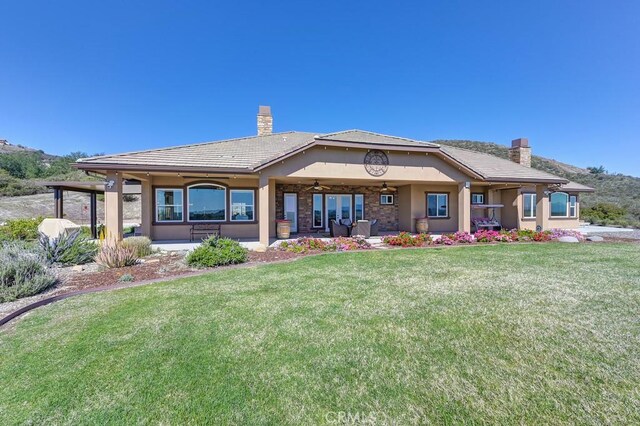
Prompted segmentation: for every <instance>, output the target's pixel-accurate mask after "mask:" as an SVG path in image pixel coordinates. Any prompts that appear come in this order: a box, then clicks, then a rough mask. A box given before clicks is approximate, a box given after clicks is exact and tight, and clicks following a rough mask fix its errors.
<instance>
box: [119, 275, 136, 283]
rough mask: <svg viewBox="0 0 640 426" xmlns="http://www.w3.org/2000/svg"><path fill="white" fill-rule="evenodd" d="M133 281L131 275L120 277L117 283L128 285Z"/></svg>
mask: <svg viewBox="0 0 640 426" xmlns="http://www.w3.org/2000/svg"><path fill="white" fill-rule="evenodd" d="M133 280H134V278H133V275H131V274H124V275H120V278H118V282H119V283H130V282H133Z"/></svg>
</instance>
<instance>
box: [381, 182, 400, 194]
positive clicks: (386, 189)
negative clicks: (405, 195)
mask: <svg viewBox="0 0 640 426" xmlns="http://www.w3.org/2000/svg"><path fill="white" fill-rule="evenodd" d="M397 190H398V188H395V187H393V186H389V185H387V182H384V183H383V184H382V188H380V192H396V191H397Z"/></svg>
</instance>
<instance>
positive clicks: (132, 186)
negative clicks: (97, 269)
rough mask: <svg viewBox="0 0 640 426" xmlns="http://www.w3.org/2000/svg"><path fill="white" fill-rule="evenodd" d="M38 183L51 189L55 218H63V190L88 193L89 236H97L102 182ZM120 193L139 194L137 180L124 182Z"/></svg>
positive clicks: (102, 190)
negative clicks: (99, 195)
mask: <svg viewBox="0 0 640 426" xmlns="http://www.w3.org/2000/svg"><path fill="white" fill-rule="evenodd" d="M38 184H39V185H42V186H46V187H47V188H50V189H53V199H54V202H55V215H56V219H63V218H64V191H71V192H82V193H85V194H89V217H90V227H91V236H92V237H93V238H98V200H97V198H98V194H104V192H105V183H104V182H91V181H89V182H82V181H57V182H39V183H38ZM122 193H123V194H125V195H135V194H140V183H139V182H125V184H124V185H123V189H122Z"/></svg>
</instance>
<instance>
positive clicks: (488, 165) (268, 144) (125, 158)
mask: <svg viewBox="0 0 640 426" xmlns="http://www.w3.org/2000/svg"><path fill="white" fill-rule="evenodd" d="M323 142H345V143H356V144H358V143H362V144H367V145H385V146H389V145H395V146H398V147H402V146H411V147H424V148H428V149H430V150H433V149H434V148H436V149H439V150H440V151H441V152H442V153H444V154H445V155H447V156H448V157H450V158H451V159H453V160H454V161H456V162H458V163H459V164H461V165H463V166H465V167H466V168H468V169H470V170H472V171H473V172H475V173H476V174H477V175H479V176H480V177H482V178H483V179H485V180H488V181H499V182H549V183H563V184H568V183H569V181H568V180H566V179H563V178H561V177H558V176H554V175H552V174H549V173H546V172H543V171H540V170H536V169H533V168H530V167H524V166H521V165H519V164H516V163H514V162H511V161H509V160H505V159H502V158H498V157H495V156H493V155H490V154H483V153H479V152H476V151H470V150H467V149H463V148H455V147H451V146H446V145H442V146H441V145H438V144H435V143H431V142H423V141H417V140H413V139H407V138H401V137H397V136H389V135H383V134H380V133H373V132H367V131H363V130H346V131H342V132H336V133H327V134H321V135H318V134H316V133H310V132H283V133H274V134H272V135H267V136H250V137H245V138H237V139H227V140H222V141H213V142H204V143H197V144H191V145H182V146H174V147H168V148H159V149H151V150H146V151H135V152H128V153H122V154H113V155H102V156H97V157H90V158H83V159H81V160H78V163H79V166H80V167H81V168H89V167H88V166H95V167H96V168H98V167H99V166H101V165H102V166H115V165H118V166H120V165H122V166H125V167H136V166H141V167H142V168H143V169H144V167H150V166H162V167H175V168H176V169H180V168H185V170H186V169H192V168H202V169H208V170H214V169H221V170H225V169H229V170H240V171H243V170H246V171H247V172H252V171H255V169H256V168H258V167H260V166H264V165H266V164H267V163H269V162H271V161H273V160H276V159H278V158H280V157H283V156H286V155H287V154H290V153H291V152H292V151H296V150H298V149H302V148H304V147H306V146H309V145H312V144H322V143H323ZM575 185H579V184H575ZM589 189H590V188H588V187H585V188H583V190H589ZM576 190H580V189H576Z"/></svg>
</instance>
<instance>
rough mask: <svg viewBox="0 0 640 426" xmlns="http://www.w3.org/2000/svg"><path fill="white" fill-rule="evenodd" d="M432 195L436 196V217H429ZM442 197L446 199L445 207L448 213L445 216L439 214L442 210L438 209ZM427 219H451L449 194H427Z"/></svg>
mask: <svg viewBox="0 0 640 426" xmlns="http://www.w3.org/2000/svg"><path fill="white" fill-rule="evenodd" d="M430 195H435V196H436V215H435V216H433V215H429V196H430ZM440 196H444V197H445V198H444V199H445V205H446V207H447V208H446V210H447V211H446V212H445V215H444V216H442V215H440V214H438V211H439V210H440V209H439V208H438V205H439V203H438V197H440ZM427 217H433V218H448V217H449V194H448V193H446V192H428V193H427Z"/></svg>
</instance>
